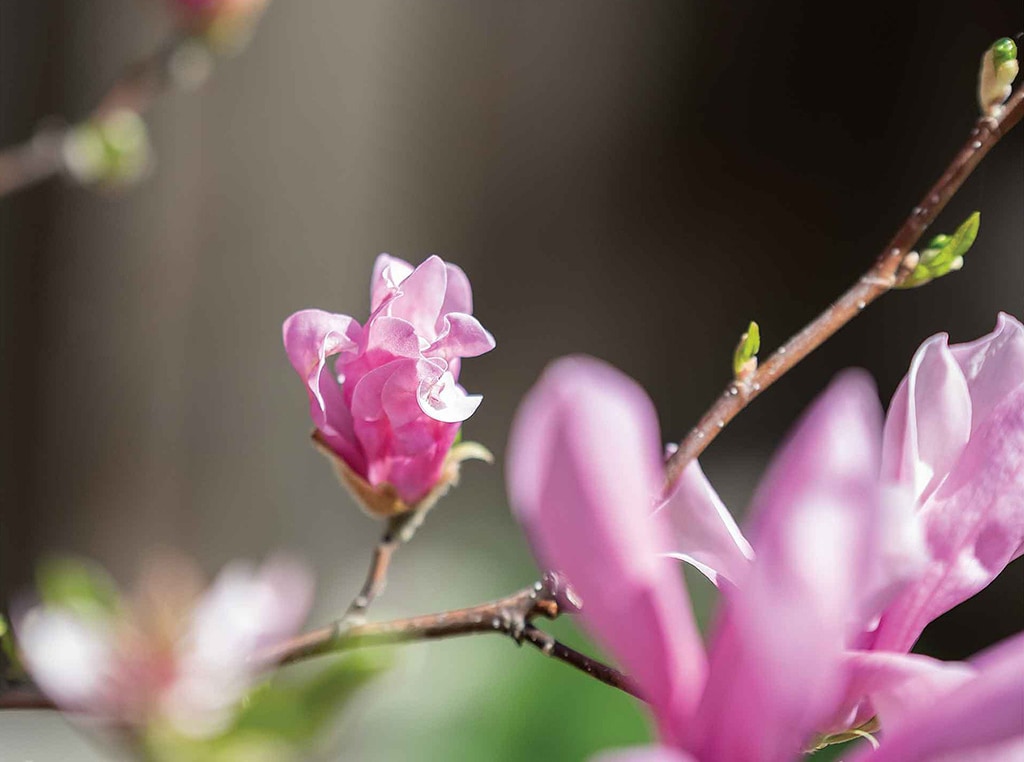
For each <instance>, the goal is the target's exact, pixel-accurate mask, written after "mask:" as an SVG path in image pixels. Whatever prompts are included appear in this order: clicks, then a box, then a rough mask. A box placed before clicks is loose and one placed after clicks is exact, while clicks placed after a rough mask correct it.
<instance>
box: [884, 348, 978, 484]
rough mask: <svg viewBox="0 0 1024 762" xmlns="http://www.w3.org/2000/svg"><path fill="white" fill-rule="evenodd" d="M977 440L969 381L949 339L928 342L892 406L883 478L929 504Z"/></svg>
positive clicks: (886, 433)
mask: <svg viewBox="0 0 1024 762" xmlns="http://www.w3.org/2000/svg"><path fill="white" fill-rule="evenodd" d="M970 435H971V396H970V392H969V391H968V388H967V379H965V378H964V374H963V371H962V370H961V368H960V365H959V364H958V363H957V361H956V359H955V358H954V356H953V353H952V352H950V349H949V346H948V344H947V336H946V335H945V334H939V335H937V336H933V337H932V338H930V339H928V340H927V341H926V342H925V343H924V344H922V345H921V348H920V349H918V350H917V353H916V354H915V355H914V359H913V360H912V361H911V363H910V372H909V373H908V374H907V377H906V378H905V379H903V382H902V383H901V384H900V386H899V388H898V389H897V390H896V394H895V395H894V396H893V399H892V402H891V403H890V405H889V415H888V417H887V418H886V422H885V443H884V445H883V450H882V475H883V477H885V478H886V479H889V480H892V481H895V482H897V483H900V484H904V485H907V486H908V487H910V488H911V489H912V490H913V494H914V497H915V498H916V499H917V500H918V501H920V502H923V501H924V500H925V499H926V498H927V497H928V495H929V494H931V492H932V491H933V490H934V489H935V487H936V486H938V484H939V483H941V481H942V480H943V479H944V478H945V477H946V475H947V474H948V473H949V471H950V469H952V467H953V465H954V464H955V463H956V460H957V458H959V457H960V454H961V453H962V452H963V449H964V447H965V446H966V445H967V440H968V439H969V438H970Z"/></svg>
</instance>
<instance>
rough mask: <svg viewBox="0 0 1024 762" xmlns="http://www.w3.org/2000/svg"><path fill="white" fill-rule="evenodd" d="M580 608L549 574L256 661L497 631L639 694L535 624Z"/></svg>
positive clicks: (325, 632)
mask: <svg viewBox="0 0 1024 762" xmlns="http://www.w3.org/2000/svg"><path fill="white" fill-rule="evenodd" d="M578 610H579V603H578V601H576V599H575V598H574V596H573V593H572V591H571V590H570V589H569V588H568V587H567V586H566V584H565V582H564V580H563V579H562V578H561V577H560V576H559V575H557V574H551V573H549V574H546V575H545V576H544V580H543V581H542V582H538V583H537V584H536V585H534V586H533V587H530V588H527V589H525V590H520V591H519V592H517V593H513V594H512V595H509V596H507V597H505V598H501V599H499V600H496V601H491V602H490V603H483V604H480V605H478V606H470V607H469V608H464V609H455V610H453V611H445V612H441V613H438V614H426V615H424V616H416V617H410V618H407V619H396V620H393V621H390V622H373V623H369V624H356V623H350V622H346V620H344V619H342V620H340V621H338V622H335V623H334V624H332V625H329V626H327V627H323V628H321V629H319V630H314V631H312V632H309V633H306V634H304V635H299V636H298V637H296V638H292V639H291V640H288V641H285V642H284V643H281V644H280V645H277V646H274V647H272V648H269V649H267V650H266V651H265V652H264V653H262V654H260V655H259V657H258V658H257V661H260V662H262V663H265V664H267V665H268V666H269V665H277V664H282V665H283V664H291V663H293V662H297V661H303V660H305V659H309V658H312V657H315V656H322V655H324V654H329V653H335V652H338V651H346V650H349V649H353V648H364V647H367V646H379V645H392V644H396V643H408V642H411V641H420V640H438V639H441V638H452V637H457V636H460V635H473V634H478V633H498V634H501V635H506V636H509V637H511V638H512V639H513V640H514V641H515V642H516V643H523V642H526V643H529V644H530V645H532V646H534V647H536V648H538V649H539V650H540V651H541V652H542V653H544V654H546V655H547V656H550V657H551V658H553V659H557V660H559V661H562V662H564V663H566V664H568V665H570V666H572V667H575V668H576V669H579V670H581V671H582V672H584V673H586V674H588V675H590V676H592V677H594V678H596V679H598V680H600V681H601V682H603V683H606V684H607V685H611V686H613V687H615V688H619V689H620V690H623V691H626V692H627V693H630V694H632V695H634V696H637V695H638V693H637V691H636V688H635V687H634V686H633V685H632V683H631V682H630V680H629V678H627V677H626V676H625V675H623V674H622V673H621V672H618V671H617V670H615V669H613V668H612V667H609V666H607V665H606V664H603V663H601V662H599V661H597V660H595V659H591V658H590V657H588V656H585V655H584V654H582V653H580V652H578V651H575V650H573V649H572V648H569V647H568V646H566V645H564V644H562V643H560V642H558V641H557V640H555V639H554V638H552V637H551V636H550V635H549V634H548V633H546V632H544V631H542V630H540V629H538V628H537V627H535V626H534V625H533V624H532V622H533V620H534V619H536V618H539V617H542V618H545V619H555V618H556V617H557V616H559V615H560V614H563V613H566V612H575V611H578Z"/></svg>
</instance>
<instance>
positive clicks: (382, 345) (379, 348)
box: [366, 315, 422, 365]
mask: <svg viewBox="0 0 1024 762" xmlns="http://www.w3.org/2000/svg"><path fill="white" fill-rule="evenodd" d="M421 349H422V346H421V344H420V340H419V337H418V336H417V335H416V329H415V328H413V326H412V323H410V322H409V321H407V320H402V319H401V318H396V317H391V316H389V315H378V316H377V317H374V318H371V320H370V322H369V323H368V324H367V326H366V355H367V358H366V361H367V362H372V363H374V364H377V365H379V364H383V363H385V362H389V361H390V360H393V359H395V358H396V357H409V358H413V359H415V358H418V357H419V356H420V350H421Z"/></svg>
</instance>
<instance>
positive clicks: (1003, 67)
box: [978, 37, 1020, 116]
mask: <svg viewBox="0 0 1024 762" xmlns="http://www.w3.org/2000/svg"><path fill="white" fill-rule="evenodd" d="M1019 70H1020V66H1019V64H1018V63H1017V44H1016V43H1015V42H1014V41H1013V40H1011V39H1010V38H1009V37H1003V38H1002V39H999V40H996V41H995V42H994V43H993V44H992V46H991V47H990V48H989V49H988V50H986V51H985V55H983V56H982V57H981V69H980V70H979V71H978V107H979V108H980V109H981V113H982V114H983V115H984V116H996V115H997V114H999V112H1000V111H1001V110H1002V108H1003V104H1004V103H1005V102H1006V99H1007V98H1009V97H1010V93H1011V92H1012V90H1013V88H1012V83H1013V80H1014V79H1015V78H1016V76H1017V72H1018V71H1019Z"/></svg>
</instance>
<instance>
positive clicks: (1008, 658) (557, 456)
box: [508, 358, 1024, 762]
mask: <svg viewBox="0 0 1024 762" xmlns="http://www.w3.org/2000/svg"><path fill="white" fill-rule="evenodd" d="M881 438H882V416H881V410H880V409H879V405H878V401H877V398H876V396H875V392H874V390H873V387H872V384H871V383H870V380H869V379H867V378H866V377H865V376H864V375H862V374H859V373H848V374H845V375H843V376H841V377H840V378H839V379H838V380H837V381H836V382H835V383H833V385H832V386H831V387H830V388H829V390H828V391H827V392H826V393H825V394H824V395H823V396H822V397H821V398H820V399H819V400H818V401H817V402H816V403H815V404H814V405H812V407H811V409H810V411H809V412H808V413H807V414H806V415H805V417H804V419H803V420H802V422H801V423H800V424H799V425H798V426H797V428H796V430H795V432H794V434H793V435H792V437H791V439H790V441H789V442H788V444H787V445H786V446H785V447H783V449H782V450H781V451H780V453H779V454H778V455H777V457H776V458H775V460H774V462H773V464H772V466H771V467H770V469H769V471H768V473H767V475H766V476H765V478H764V479H763V481H762V483H761V485H760V487H759V489H758V492H757V495H756V497H755V500H754V505H753V509H752V525H751V527H750V528H749V536H750V537H751V538H752V543H751V544H752V546H753V550H754V552H755V558H756V560H754V561H753V562H748V563H745V564H742V565H740V567H739V568H738V569H737V570H735V572H734V574H733V578H732V579H731V581H732V582H734V583H735V584H734V585H728V586H726V588H725V590H724V591H723V603H722V606H721V610H720V612H719V615H718V620H717V624H716V626H715V630H714V635H713V638H712V640H711V643H710V645H709V648H708V650H707V651H705V648H704V645H703V643H702V642H701V639H700V636H699V634H698V632H697V630H696V627H695V626H694V623H693V618H692V615H691V613H690V610H689V605H688V604H689V602H688V598H687V594H686V590H685V588H684V586H683V584H682V580H681V579H680V576H679V574H678V570H677V569H675V568H674V567H673V566H672V565H671V562H670V561H668V559H666V558H665V556H664V552H665V550H666V548H667V547H669V546H670V545H671V544H672V542H674V537H673V529H672V526H671V522H670V520H669V518H668V516H666V515H665V511H658V512H656V513H654V514H653V515H652V514H651V505H652V504H651V501H650V499H649V497H648V496H650V495H656V494H657V492H658V489H659V484H660V479H661V467H662V461H661V457H660V447H659V442H660V439H659V436H658V428H657V419H656V417H655V413H654V410H653V406H652V405H651V403H650V400H649V399H648V398H647V396H646V395H645V394H644V392H643V390H642V389H640V387H639V386H637V385H636V384H635V383H634V382H632V381H631V380H630V379H628V378H627V377H626V376H624V375H622V374H621V373H619V372H618V371H615V370H614V369H612V368H610V367H608V366H606V365H603V364H601V363H598V362H597V361H594V360H589V359H585V358H572V359H567V360H563V361H560V362H558V363H555V364H554V365H553V366H552V367H551V368H550V369H549V370H547V371H546V372H545V374H544V375H543V377H542V378H541V380H540V381H539V382H538V384H537V386H536V387H535V388H534V390H533V391H532V392H531V393H530V394H529V395H528V396H527V399H526V400H525V401H524V403H523V406H522V408H521V410H520V412H519V414H518V415H517V418H516V421H515V425H514V427H513V431H512V437H511V440H510V449H509V464H508V466H509V471H508V473H509V490H510V492H509V496H510V501H511V503H512V506H513V508H514V510H515V511H516V513H517V516H518V517H519V518H520V520H521V521H522V522H523V523H524V525H525V526H526V528H527V531H528V534H529V536H530V539H531V541H532V544H533V546H534V549H535V551H536V553H537V555H538V557H539V559H540V561H541V562H542V563H543V564H544V565H545V566H547V567H548V568H553V569H557V570H560V571H562V572H564V573H565V574H566V575H567V576H568V578H569V580H570V581H571V583H572V584H573V586H574V587H575V589H576V590H577V592H578V593H579V595H580V597H581V598H582V601H583V608H582V618H583V622H584V624H585V625H586V626H587V627H588V628H589V629H590V631H591V632H592V633H593V635H594V636H595V637H596V638H597V639H598V641H599V642H600V643H602V644H603V645H604V647H605V648H606V649H607V650H608V651H609V652H610V653H612V654H613V655H614V656H616V657H617V658H618V659H619V660H620V661H621V662H622V664H623V665H624V667H625V668H626V670H627V671H628V672H629V673H630V675H631V676H632V677H633V679H634V680H635V681H636V683H637V685H638V687H639V689H640V690H641V692H642V693H643V695H644V696H645V698H647V699H648V701H649V702H650V705H651V709H652V713H653V715H654V719H655V721H656V723H657V726H658V730H659V735H660V737H661V739H662V742H663V744H664V748H663V749H661V750H658V749H648V750H645V751H643V752H637V755H638V756H633V757H631V758H633V759H636V760H698V761H699V762H718V761H719V760H721V761H722V762H724V761H725V760H730V761H732V760H740V761H742V760H765V761H766V762H772V761H774V760H779V761H780V762H781V761H782V760H789V759H795V758H797V757H798V756H800V755H801V753H802V752H803V750H805V749H807V748H808V746H809V745H811V744H812V743H813V742H814V739H815V737H816V735H817V734H818V733H820V732H821V731H822V730H830V729H831V726H832V723H833V722H834V720H835V718H836V717H837V716H838V715H839V714H840V713H841V711H842V710H843V708H844V707H845V706H847V705H849V703H850V702H851V700H854V697H855V696H856V697H857V698H858V699H859V698H864V699H867V700H871V701H872V702H874V704H875V706H876V707H877V708H878V711H879V716H880V719H881V722H882V725H883V727H884V728H885V729H886V731H887V732H888V733H890V734H891V738H892V739H893V740H892V744H893V745H895V746H896V748H899V749H902V750H903V752H902V753H903V754H904V756H903V757H900V758H901V759H904V758H905V759H926V758H929V757H928V754H930V752H929V751H928V749H930V748H933V747H931V746H929V744H931V743H932V741H931V740H930V739H927V738H918V737H917V736H916V735H913V734H911V730H909V729H912V728H915V727H928V728H930V727H933V726H934V725H936V724H937V723H939V722H941V720H939V719H935V718H936V717H941V716H942V712H945V713H946V715H945V716H946V718H947V720H948V715H949V712H950V711H951V710H950V708H949V702H950V701H953V700H955V697H956V696H957V695H962V694H965V693H966V694H969V695H970V696H972V697H973V698H972V700H971V702H970V703H968V704H967V705H965V709H964V712H963V714H962V715H960V716H959V718H958V719H959V720H961V721H962V722H963V723H964V724H965V725H967V726H969V727H965V728H964V729H963V730H962V732H959V733H958V732H957V731H956V727H959V723H958V725H957V726H953V725H947V727H945V728H944V738H945V739H946V743H945V746H944V747H943V748H946V749H947V750H949V751H961V750H963V751H965V752H966V751H967V750H977V749H980V748H983V747H985V748H987V747H994V746H995V745H997V744H1004V745H1005V744H1008V743H1017V742H1019V741H1020V739H1021V736H1024V713H1022V712H1021V711H1020V707H1021V704H1022V702H1024V680H1020V679H1017V680H1007V679H1006V678H1005V670H1006V669H1011V670H1013V671H1014V672H1013V673H1014V674H1015V675H1016V677H1017V678H1020V677H1021V665H1022V664H1024V639H1020V638H1018V639H1015V640H1014V641H1012V642H1011V643H1009V644H1008V645H1005V646H1004V647H1003V648H1002V649H1001V651H1000V653H999V654H997V655H994V656H992V657H991V658H989V659H987V660H986V663H985V664H983V665H982V664H979V665H942V664H940V663H938V662H935V661H934V660H931V659H927V658H926V657H920V656H908V655H903V654H884V655H878V654H871V653H867V654H859V653H851V652H850V651H849V650H848V646H849V643H850V642H851V640H852V639H854V638H855V637H856V636H857V634H858V633H859V632H860V631H861V630H862V629H863V626H864V625H863V622H864V616H865V614H866V612H869V611H871V609H872V607H873V606H874V605H876V603H877V601H878V600H879V596H880V591H883V590H884V589H885V588H886V586H887V585H886V584H885V583H886V582H887V580H885V579H884V578H882V577H881V575H879V574H878V569H879V568H880V567H881V568H887V567H886V566H885V564H884V561H885V555H886V553H887V552H888V550H889V548H888V545H887V542H886V537H885V528H886V526H887V523H888V520H887V518H886V515H887V514H888V513H890V512H892V511H893V508H892V506H893V505H894V504H895V505H897V507H898V506H899V505H900V502H899V501H894V500H892V499H891V498H890V497H889V496H887V494H886V491H885V490H884V489H883V486H882V483H881V481H880V479H879V463H880V455H881V453H880V450H881ZM879 656H881V657H884V658H882V659H880V658H879ZM935 697H937V698H935ZM925 698H928V699H929V700H932V701H934V702H935V703H934V704H930V705H929V704H927V702H926V701H925ZM943 707H945V708H943ZM982 719H984V720H985V722H984V723H982V722H981V720H982ZM882 748H883V750H884V749H886V748H888V747H887V746H886V745H883V747H882ZM885 753H887V752H884V751H883V752H881V753H880V755H879V758H881V759H889V758H895V757H891V756H888V757H887V756H883V755H884V754H885ZM915 755H917V756H915ZM949 759H951V760H953V759H961V757H955V756H954V757H950V758H949ZM964 759H966V758H965V757H964Z"/></svg>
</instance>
